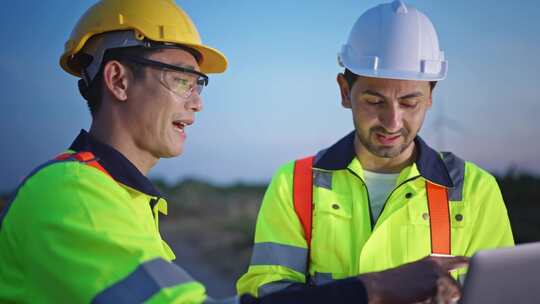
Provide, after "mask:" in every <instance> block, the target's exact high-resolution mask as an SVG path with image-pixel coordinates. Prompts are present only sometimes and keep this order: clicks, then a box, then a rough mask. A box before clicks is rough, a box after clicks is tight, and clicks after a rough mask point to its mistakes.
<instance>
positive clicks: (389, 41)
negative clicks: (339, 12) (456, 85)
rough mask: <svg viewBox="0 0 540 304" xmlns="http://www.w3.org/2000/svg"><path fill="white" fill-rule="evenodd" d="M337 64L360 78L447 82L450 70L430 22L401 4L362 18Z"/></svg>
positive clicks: (382, 7)
mask: <svg viewBox="0 0 540 304" xmlns="http://www.w3.org/2000/svg"><path fill="white" fill-rule="evenodd" d="M338 61H339V64H340V65H341V66H343V67H345V68H347V69H349V70H350V71H351V72H353V73H354V74H357V75H362V76H367V77H375V78H392V79H405V80H425V81H436V80H442V79H444V78H445V77H446V70H447V66H448V64H447V62H446V60H444V53H443V52H442V51H441V50H440V49H439V40H438V38H437V33H436V32H435V28H434V27H433V24H432V23H431V21H429V19H428V18H427V17H426V15H424V14H423V13H422V12H420V11H418V10H417V9H416V8H414V7H412V6H409V5H406V4H405V3H403V1H401V0H395V1H394V2H392V3H386V4H381V5H378V6H376V7H374V8H371V9H369V10H368V11H366V12H365V13H364V14H362V16H360V17H359V18H358V20H357V21H356V23H355V24H354V26H353V28H352V30H351V33H350V35H349V40H348V41H347V44H345V45H344V46H343V47H342V48H341V52H340V53H339V54H338Z"/></svg>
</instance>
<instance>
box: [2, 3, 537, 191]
mask: <svg viewBox="0 0 540 304" xmlns="http://www.w3.org/2000/svg"><path fill="white" fill-rule="evenodd" d="M93 2H94V1H86V0H85V1H82V0H79V1H68V0H57V1H11V2H10V4H9V6H7V7H5V8H4V9H3V10H2V11H0V22H1V25H2V26H0V34H1V37H2V47H0V92H1V93H2V98H1V100H2V111H0V128H1V134H0V136H1V137H0V142H1V143H2V155H1V156H2V157H1V158H0V168H1V170H0V191H6V190H8V189H11V188H13V187H14V186H15V185H16V183H17V182H18V181H19V180H20V179H21V178H22V177H23V176H24V175H25V174H26V173H27V172H28V171H29V170H31V169H32V168H33V167H35V166H36V165H39V164H40V163H42V162H44V161H46V160H48V159H50V158H52V157H53V156H54V155H55V154H56V153H58V152H60V151H62V150H63V149H64V148H66V147H67V146H69V144H70V143H71V141H72V140H73V138H74V137H75V136H76V135H77V133H78V132H79V129H81V128H86V129H87V128H88V126H89V125H90V116H89V114H88V111H87V108H86V105H85V104H84V102H83V100H82V98H81V97H79V95H78V91H77V87H76V79H75V78H74V77H72V76H70V75H68V74H66V73H64V72H63V71H62V70H61V69H60V67H59V65H58V58H59V56H60V54H61V53H62V50H63V44H64V42H65V41H66V39H67V37H68V35H69V33H70V32H71V29H72V27H73V26H74V24H75V23H76V21H77V20H78V18H79V16H80V15H81V14H82V13H83V12H84V11H85V10H86V8H87V7H89V6H90V5H91V4H92V3H93ZM177 3H179V4H180V5H181V6H182V7H183V8H184V10H185V11H186V12H187V13H188V14H189V15H190V16H191V18H192V19H193V21H194V22H195V24H196V25H197V27H198V29H199V32H200V34H201V36H202V39H203V41H204V42H205V43H207V44H209V45H211V46H213V47H216V48H218V49H220V50H221V51H223V52H224V53H225V54H226V55H227V57H228V59H229V64H230V68H229V69H228V71H227V72H226V73H225V74H222V75H213V76H211V79H210V86H209V87H208V88H207V89H206V90H205V92H204V94H203V97H204V101H205V110H204V111H203V112H202V113H200V114H199V115H198V117H197V121H196V124H195V125H194V126H192V127H190V128H189V130H188V132H189V133H188V140H187V144H186V149H185V152H184V154H183V155H182V156H180V157H178V158H175V159H167V160H162V161H161V162H160V163H159V164H158V165H157V166H156V167H155V168H154V169H153V171H152V172H151V176H162V177H165V178H167V179H168V180H170V181H174V180H177V179H181V178H185V177H187V176H190V177H198V178H204V179H208V180H210V181H213V182H217V183H231V182H237V181H244V182H252V181H253V182H266V181H268V180H269V179H270V177H271V175H272V173H273V172H274V170H275V169H276V168H277V167H278V166H279V165H280V164H282V163H284V162H286V161H288V160H291V159H295V158H298V157H302V156H305V155H309V154H312V153H315V152H316V151H317V150H319V149H322V148H325V147H327V146H328V145H330V144H332V143H333V142H335V141H336V140H338V139H339V138H341V137H342V136H343V135H345V134H346V133H347V132H348V131H350V130H352V119H351V114H350V112H349V111H347V110H345V109H343V108H341V107H340V104H339V102H340V100H339V91H338V89H337V85H336V83H335V76H336V74H337V73H338V72H340V71H341V69H340V68H339V67H338V65H337V60H336V54H337V52H338V50H339V49H340V47H341V45H342V44H343V43H345V41H346V39H347V36H348V34H349V31H350V28H351V26H352V24H353V23H354V21H355V20H356V19H357V18H358V17H359V16H360V15H361V14H362V12H364V11H365V10H366V9H368V8H370V7H372V6H374V5H376V4H378V3H380V2H379V1H358V0H357V1H352V0H351V1H313V0H311V1H308V0H304V1H284V0H276V1H247V0H245V1H244V0H239V1H232V0H231V1H223V0H211V1H200V0H197V1H195V0H190V1H177ZM407 3H408V4H412V5H414V6H416V7H417V8H419V9H420V10H421V11H423V12H424V13H426V14H427V15H428V16H429V17H430V19H431V20H432V22H433V23H434V25H435V27H436V29H437V31H438V33H439V40H440V44H441V48H442V49H443V50H444V51H445V54H446V58H447V59H448V61H449V72H448V78H447V79H446V80H444V81H442V82H440V83H439V85H438V87H437V88H436V90H435V95H434V106H433V108H432V109H431V111H430V112H429V113H428V117H427V119H426V121H425V124H424V127H423V129H422V131H421V135H422V136H423V137H424V138H425V139H426V140H427V141H428V143H430V144H431V145H433V146H434V147H436V148H442V149H444V150H451V151H453V152H455V153H456V154H458V155H460V156H461V157H462V158H465V159H467V160H471V161H473V162H475V163H477V164H479V165H480V166H482V167H484V168H486V169H488V170H490V171H497V172H504V171H505V170H506V169H507V168H508V167H509V166H511V165H514V166H517V167H518V168H520V169H523V170H528V171H532V172H535V173H540V160H539V157H538V151H540V141H539V140H538V139H537V138H538V135H537V134H538V131H539V130H540V128H539V127H538V117H539V116H540V115H539V114H540V97H539V96H540V86H539V83H540V81H539V80H540V75H539V73H540V72H539V71H540V58H539V54H540V23H539V22H538V21H537V20H538V19H537V12H538V11H539V8H540V2H538V1H533V0H530V1H519V2H513V1H502V2H498V3H497V2H494V1H466V0H458V1H442V0H439V1H428V0H418V1H408V2H407ZM440 121H447V122H448V123H445V124H441V123H439V122H440Z"/></svg>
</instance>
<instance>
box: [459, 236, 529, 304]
mask: <svg viewBox="0 0 540 304" xmlns="http://www.w3.org/2000/svg"><path fill="white" fill-rule="evenodd" d="M459 303H461V304H483V303H488V304H499V303H500V304H509V303H510V304H529V303H530V304H538V303H540V242H536V243H529V244H523V245H518V246H516V247H509V248H502V249H494V250H484V251H479V252H477V253H476V254H475V255H474V256H473V257H472V259H471V260H470V263H469V270H468V271H467V275H466V277H465V281H464V285H463V293H462V298H461V301H460V302H459Z"/></svg>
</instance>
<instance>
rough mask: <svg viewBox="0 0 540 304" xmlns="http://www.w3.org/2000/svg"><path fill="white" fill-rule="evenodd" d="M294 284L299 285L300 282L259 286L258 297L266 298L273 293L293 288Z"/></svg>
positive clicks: (271, 283)
mask: <svg viewBox="0 0 540 304" xmlns="http://www.w3.org/2000/svg"><path fill="white" fill-rule="evenodd" d="M292 284H298V282H291V281H286V280H281V281H274V282H270V283H267V284H264V285H261V286H259V288H258V289H257V295H258V296H259V297H262V296H266V295H269V294H271V293H274V292H277V291H280V290H283V289H285V288H287V287H289V286H291V285H292Z"/></svg>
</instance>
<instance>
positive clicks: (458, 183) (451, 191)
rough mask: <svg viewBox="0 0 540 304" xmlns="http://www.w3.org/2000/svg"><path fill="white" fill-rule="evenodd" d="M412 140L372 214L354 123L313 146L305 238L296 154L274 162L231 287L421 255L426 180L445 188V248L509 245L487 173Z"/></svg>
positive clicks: (347, 271) (364, 268)
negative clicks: (410, 151)
mask: <svg viewBox="0 0 540 304" xmlns="http://www.w3.org/2000/svg"><path fill="white" fill-rule="evenodd" d="M415 146H416V149H417V158H416V161H415V163H413V164H412V165H410V166H408V167H406V168H404V169H403V170H401V172H400V174H399V177H398V179H397V182H396V187H395V188H394V189H393V191H392V192H391V193H390V194H389V197H388V198H387V201H386V202H385V205H384V208H383V210H382V212H381V214H380V216H379V218H378V220H377V221H376V222H373V220H372V217H371V212H370V205H369V204H370V201H369V193H368V189H366V185H365V183H364V182H363V176H364V173H363V169H362V165H361V164H360V162H359V161H358V159H357V158H356V154H355V151H354V132H352V133H350V134H348V135H347V136H345V137H344V138H342V139H341V140H340V141H338V142H337V143H336V144H334V145H333V146H331V147H329V148H328V149H325V150H322V151H320V152H319V153H317V155H316V157H315V160H314V163H313V167H312V173H313V176H312V182H313V186H312V203H313V211H312V212H313V214H312V216H313V217H312V224H311V229H312V230H311V242H310V244H308V243H307V242H306V235H305V232H304V228H303V226H302V223H301V222H300V220H299V218H298V216H297V214H296V210H295V206H294V203H293V172H294V162H290V163H288V164H286V165H284V166H282V167H281V168H280V169H279V170H278V171H277V173H276V174H275V175H274V177H273V179H272V182H271V183H270V185H269V187H268V189H267V191H266V193H265V196H264V199H263V202H262V205H261V209H260V211H259V215H258V219H257V225H256V231H255V242H254V247H253V253H252V259H251V263H250V266H249V269H248V271H247V273H246V274H244V275H243V276H242V277H241V278H240V279H239V281H238V282H237V289H238V292H239V293H245V292H249V293H252V294H254V295H259V296H260V295H264V294H268V293H271V292H274V291H277V290H280V289H284V288H288V287H291V286H293V285H298V284H299V283H312V284H322V283H326V282H328V281H330V280H335V279H340V278H344V277H350V276H355V275H358V274H361V273H366V272H372V271H379V270H384V269H388V268H392V267H396V266H399V265H402V264H404V263H407V262H411V261H414V260H418V259H420V258H422V257H424V256H427V255H429V254H430V253H431V252H432V248H431V244H432V239H431V233H432V231H431V229H430V228H431V227H430V215H429V210H428V209H429V208H428V202H427V195H426V184H427V182H429V183H432V184H435V185H439V186H443V187H444V188H446V189H447V193H448V211H449V212H448V215H449V217H450V218H449V222H450V229H449V234H450V235H449V236H448V237H449V238H450V252H449V253H450V254H452V255H465V256H471V255H473V254H474V253H475V252H476V251H478V250H480V249H488V248H497V247H504V246H512V245H513V244H514V240H513V237H512V232H511V228H510V223H509V219H508V214H507V211H506V207H505V205H504V202H503V199H502V196H501V192H500V190H499V187H498V185H497V182H496V180H495V179H494V177H493V176H491V175H490V174H489V173H487V172H486V171H484V170H482V169H480V168H479V167H477V166H476V165H474V164H472V163H470V162H465V161H462V160H461V159H460V158H458V157H457V156H455V155H453V154H451V153H438V152H436V151H434V150H433V149H431V148H430V147H429V146H428V145H426V144H425V143H424V141H423V140H422V139H421V138H420V137H417V138H416V139H415ZM462 272H463V271H462ZM460 274H461V273H460ZM456 275H458V274H456Z"/></svg>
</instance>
